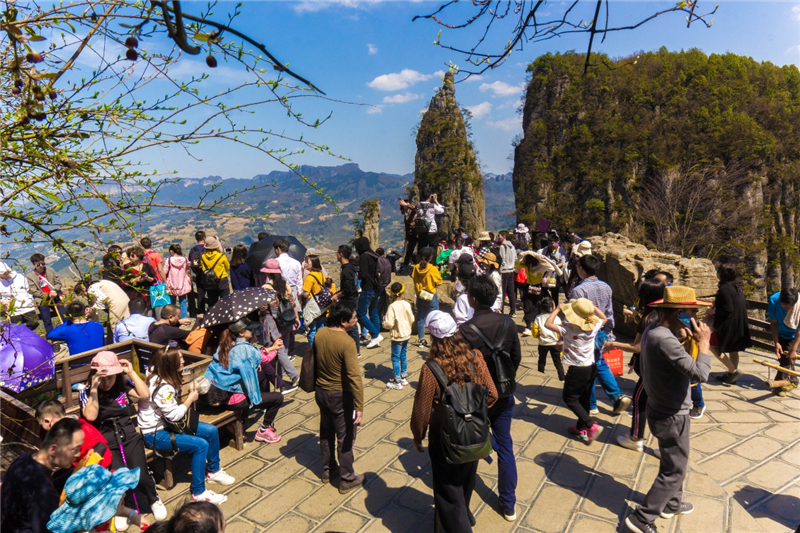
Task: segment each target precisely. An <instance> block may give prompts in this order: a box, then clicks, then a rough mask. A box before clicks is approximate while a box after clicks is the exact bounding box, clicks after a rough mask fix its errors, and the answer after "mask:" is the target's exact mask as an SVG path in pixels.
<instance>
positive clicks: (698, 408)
mask: <svg viewBox="0 0 800 533" xmlns="http://www.w3.org/2000/svg"><path fill="white" fill-rule="evenodd" d="M705 412H706V406H705V404H703V405H695V406H694V407H692V408H691V409H690V410H689V418H694V419H695V420H698V419H700V418H703V413H705Z"/></svg>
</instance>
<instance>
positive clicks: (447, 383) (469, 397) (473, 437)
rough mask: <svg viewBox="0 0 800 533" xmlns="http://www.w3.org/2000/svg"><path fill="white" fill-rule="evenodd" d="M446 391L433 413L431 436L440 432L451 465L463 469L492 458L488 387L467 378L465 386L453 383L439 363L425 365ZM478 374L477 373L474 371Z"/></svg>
mask: <svg viewBox="0 0 800 533" xmlns="http://www.w3.org/2000/svg"><path fill="white" fill-rule="evenodd" d="M425 364H426V365H428V368H429V369H430V371H431V372H432V373H433V375H434V376H435V377H436V380H437V381H438V382H439V386H440V387H441V388H442V398H441V400H440V401H439V403H437V404H436V405H435V406H434V408H433V412H432V413H431V432H434V431H436V432H437V433H438V436H439V437H438V438H439V441H440V445H441V451H442V454H443V455H444V458H445V460H446V461H447V462H448V463H449V464H454V465H460V464H464V463H470V462H472V461H477V460H478V459H483V458H484V457H488V456H489V454H490V453H492V441H491V440H490V439H489V408H488V407H487V406H486V395H487V393H486V387H484V386H483V385H479V384H478V383H473V382H472V380H471V379H470V377H469V376H468V375H466V374H461V375H462V376H464V378H465V381H464V383H453V379H454V378H455V377H456V376H458V374H457V375H456V376H453V378H449V379H448V377H447V376H446V375H445V373H444V371H443V370H442V367H441V366H439V363H437V362H436V361H428V362H426V363H425ZM472 371H473V373H474V369H472Z"/></svg>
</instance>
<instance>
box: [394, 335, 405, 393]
mask: <svg viewBox="0 0 800 533" xmlns="http://www.w3.org/2000/svg"><path fill="white" fill-rule="evenodd" d="M407 350H408V340H404V341H392V367H393V368H394V380H395V381H396V382H398V383H399V382H400V380H401V379H403V378H406V377H408V360H407V359H406V351H407Z"/></svg>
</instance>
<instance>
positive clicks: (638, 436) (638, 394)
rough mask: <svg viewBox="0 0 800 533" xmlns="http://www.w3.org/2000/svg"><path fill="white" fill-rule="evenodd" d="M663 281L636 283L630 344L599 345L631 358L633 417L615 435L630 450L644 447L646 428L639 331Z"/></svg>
mask: <svg viewBox="0 0 800 533" xmlns="http://www.w3.org/2000/svg"><path fill="white" fill-rule="evenodd" d="M664 287H665V285H664V282H663V281H661V280H660V279H658V278H655V277H654V278H649V279H643V280H642V283H641V284H640V285H639V305H640V306H641V315H640V317H639V324H638V326H637V328H636V338H635V339H634V340H633V343H632V344H626V343H624V342H617V341H609V342H606V343H605V345H604V346H603V349H604V350H610V349H612V348H619V349H620V350H622V351H624V352H631V353H633V356H632V357H631V361H630V363H628V366H632V367H633V370H634V372H636V375H637V376H639V381H637V382H636V387H634V389H633V402H632V403H633V420H632V421H631V431H630V433H626V434H625V435H619V436H618V437H617V442H618V443H619V445H620V446H622V447H624V448H628V449H631V450H637V451H640V452H641V451H642V450H644V434H645V428H646V427H647V391H645V390H644V380H643V379H642V377H641V371H640V368H639V359H640V356H639V352H641V349H642V334H643V333H644V330H645V328H646V327H647V325H648V324H647V317H648V315H650V313H651V312H652V311H653V310H654V308H653V307H650V306H649V305H648V304H650V303H652V302H655V301H656V300H660V299H662V298H663V297H664Z"/></svg>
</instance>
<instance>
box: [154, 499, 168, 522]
mask: <svg viewBox="0 0 800 533" xmlns="http://www.w3.org/2000/svg"><path fill="white" fill-rule="evenodd" d="M150 508H151V509H152V510H153V518H155V519H156V520H157V521H159V522H160V521H161V520H166V519H167V507H166V506H165V505H164V504H163V503H161V500H158V501H157V502H155V503H154V504H153V505H151V506H150Z"/></svg>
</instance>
